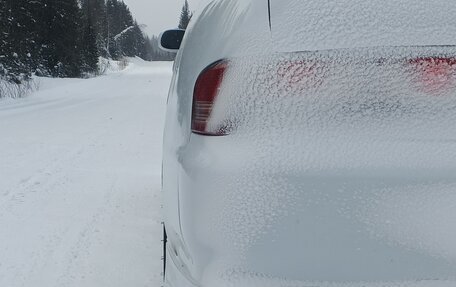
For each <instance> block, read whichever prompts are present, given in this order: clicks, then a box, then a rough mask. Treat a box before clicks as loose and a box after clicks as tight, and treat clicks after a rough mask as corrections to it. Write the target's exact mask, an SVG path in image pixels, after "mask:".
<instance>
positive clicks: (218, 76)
mask: <svg viewBox="0 0 456 287" xmlns="http://www.w3.org/2000/svg"><path fill="white" fill-rule="evenodd" d="M203 2H204V3H202V4H201V7H200V9H199V10H198V11H196V12H195V14H194V16H193V19H192V21H191V23H190V26H189V27H188V29H187V30H186V31H185V35H184V32H183V31H178V30H173V31H167V32H164V33H163V34H162V37H161V40H160V41H161V45H162V47H164V48H165V49H168V50H176V51H177V50H178V49H179V51H178V53H177V58H176V62H175V65H174V75H173V79H172V84H171V88H170V93H169V99H168V108H167V109H168V110H167V118H166V126H165V133H164V158H163V195H164V213H165V229H166V233H165V240H164V242H165V286H172V287H190V286H192V287H194V286H202V287H222V286H236V287H252V286H261V287H266V286H270V287H278V286H288V287H291V286H300V287H301V286H306V287H307V286H316V287H328V286H331V287H335V286H345V287H360V286H376V287H379V286H382V287H385V286H388V287H402V286H407V287H418V286H419V287H431V286H439V287H443V286H445V287H446V286H451V287H454V286H456V124H455V123H456V46H455V45H456V16H455V15H456V1H454V0H434V1H428V0H417V1H405V0H404V1H402V0H369V1H366V0H341V1H321V0H306V1H304V0H269V1H268V0H231V1H225V0H215V1H203ZM182 37H183V38H182ZM181 41H182V42H181Z"/></svg>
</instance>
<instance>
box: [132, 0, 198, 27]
mask: <svg viewBox="0 0 456 287" xmlns="http://www.w3.org/2000/svg"><path fill="white" fill-rule="evenodd" d="M124 2H125V4H127V5H128V7H130V10H131V12H132V14H133V17H135V18H136V20H138V23H140V24H145V25H147V27H146V28H145V32H146V33H147V34H148V35H149V36H151V35H158V34H160V32H162V31H163V30H166V29H169V28H176V27H177V25H178V24H179V15H180V11H181V9H182V5H183V4H184V0H124ZM188 3H189V5H190V10H192V11H193V10H195V8H196V7H197V5H198V3H199V0H188Z"/></svg>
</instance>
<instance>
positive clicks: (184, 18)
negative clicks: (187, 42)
mask: <svg viewBox="0 0 456 287" xmlns="http://www.w3.org/2000/svg"><path fill="white" fill-rule="evenodd" d="M192 16H193V15H192V13H191V12H190V8H189V5H188V1H187V0H185V2H184V6H182V11H181V14H180V19H179V29H183V30H185V29H187V26H188V24H189V23H190V20H191V18H192Z"/></svg>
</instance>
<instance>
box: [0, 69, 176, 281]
mask: <svg viewBox="0 0 456 287" xmlns="http://www.w3.org/2000/svg"><path fill="white" fill-rule="evenodd" d="M170 77H171V65H170V64H169V63H145V62H141V61H138V60H134V61H133V63H132V64H131V65H130V66H129V67H128V68H127V69H126V70H124V71H122V72H117V73H112V74H109V75H107V76H102V77H99V78H95V79H90V80H77V79H58V80H57V79H43V80H41V87H40V90H39V91H38V92H36V93H34V94H33V95H32V96H30V97H28V98H26V99H21V100H15V101H0V137H1V140H0V286H2V287H16V286H27V287H29V286H34V287H52V286H56V287H57V286H58V287H66V286H74V287H76V286H78V287H80V286H84V287H92V286H93V287H98V286H109V287H115V286H122V287H125V286H128V287H136V286H150V287H156V286H160V283H161V281H160V280H161V277H160V272H161V269H160V268H161V262H160V257H161V245H160V244H161V242H160V239H161V224H160V221H161V218H160V204H161V199H160V173H161V171H160V166H161V145H162V126H163V121H164V107H165V102H166V94H167V89H168V84H169V81H170Z"/></svg>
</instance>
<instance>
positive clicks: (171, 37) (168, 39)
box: [158, 29, 185, 53]
mask: <svg viewBox="0 0 456 287" xmlns="http://www.w3.org/2000/svg"><path fill="white" fill-rule="evenodd" d="M184 35H185V30H182V29H173V30H167V31H165V32H163V33H161V34H160V37H159V41H158V42H159V44H160V49H162V50H164V51H166V52H173V53H177V51H179V48H180V46H181V44H182V39H183V38H184Z"/></svg>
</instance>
